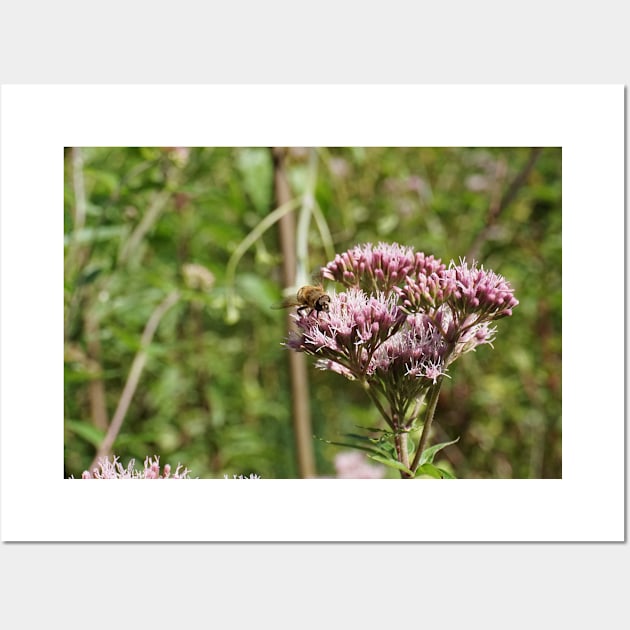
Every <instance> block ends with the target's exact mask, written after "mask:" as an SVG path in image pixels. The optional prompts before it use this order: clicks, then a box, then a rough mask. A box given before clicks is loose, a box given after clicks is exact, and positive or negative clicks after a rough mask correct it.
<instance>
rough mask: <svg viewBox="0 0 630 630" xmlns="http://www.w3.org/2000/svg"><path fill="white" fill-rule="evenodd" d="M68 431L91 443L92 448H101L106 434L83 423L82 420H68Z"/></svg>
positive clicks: (66, 423)
mask: <svg viewBox="0 0 630 630" xmlns="http://www.w3.org/2000/svg"><path fill="white" fill-rule="evenodd" d="M65 425H66V429H68V430H69V431H71V432H72V433H74V434H75V435H78V436H79V437H81V438H83V439H84V440H85V441H86V442H89V443H90V444H91V445H92V446H100V444H101V442H102V441H103V437H104V435H105V434H104V433H103V431H101V430H100V429H97V428H96V427H94V426H92V425H91V424H87V423H86V422H81V421H80V420H66V422H65Z"/></svg>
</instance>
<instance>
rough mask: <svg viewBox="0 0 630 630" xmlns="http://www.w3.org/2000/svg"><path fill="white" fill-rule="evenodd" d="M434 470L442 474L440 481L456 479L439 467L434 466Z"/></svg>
mask: <svg viewBox="0 0 630 630" xmlns="http://www.w3.org/2000/svg"><path fill="white" fill-rule="evenodd" d="M436 468H437V469H438V470H439V471H440V472H441V473H442V479H457V477H456V476H455V475H454V474H453V473H451V472H449V471H448V470H445V469H444V468H440V467H439V466H436Z"/></svg>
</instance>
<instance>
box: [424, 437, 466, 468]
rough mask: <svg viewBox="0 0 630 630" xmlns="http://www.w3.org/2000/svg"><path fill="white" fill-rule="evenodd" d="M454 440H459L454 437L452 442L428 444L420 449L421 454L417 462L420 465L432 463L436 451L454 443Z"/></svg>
mask: <svg viewBox="0 0 630 630" xmlns="http://www.w3.org/2000/svg"><path fill="white" fill-rule="evenodd" d="M455 442H459V438H456V439H454V440H453V441H452V442H442V443H440V444H435V445H434V446H430V447H429V448H425V449H424V451H422V455H420V461H419V464H420V466H422V465H423V464H425V463H428V464H432V463H433V458H434V457H435V454H436V453H437V452H438V451H441V450H442V449H443V448H446V447H447V446H450V445H451V444H455Z"/></svg>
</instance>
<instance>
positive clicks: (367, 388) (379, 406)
mask: <svg viewBox="0 0 630 630" xmlns="http://www.w3.org/2000/svg"><path fill="white" fill-rule="evenodd" d="M362 383H363V389H364V390H365V392H366V394H367V395H368V396H369V397H370V399H371V400H372V402H373V403H374V404H375V405H376V408H377V409H378V410H379V412H380V413H381V415H382V416H383V419H384V420H385V422H387V425H388V426H389V427H390V428H392V429H394V430H395V429H396V427H395V426H394V423H393V421H392V419H391V418H390V417H389V414H388V413H387V412H386V411H385V408H384V407H383V405H382V404H381V401H380V400H379V399H378V396H377V395H376V393H375V392H374V391H373V389H372V387H370V384H369V383H368V382H367V381H365V380H364V381H362Z"/></svg>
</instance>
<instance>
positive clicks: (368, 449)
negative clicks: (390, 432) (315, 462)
mask: <svg viewBox="0 0 630 630" xmlns="http://www.w3.org/2000/svg"><path fill="white" fill-rule="evenodd" d="M313 437H314V438H316V439H317V440H320V441H321V442H325V443H326V444H333V445H334V446H343V447H346V448H356V449H358V450H360V451H365V452H366V453H373V454H374V455H375V456H378V457H386V456H387V453H385V452H384V451H380V450H378V449H377V448H374V447H371V446H362V445H361V444H352V443H351V442H334V441H332V440H324V438H320V437H318V436H317V435H314V436H313Z"/></svg>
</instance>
